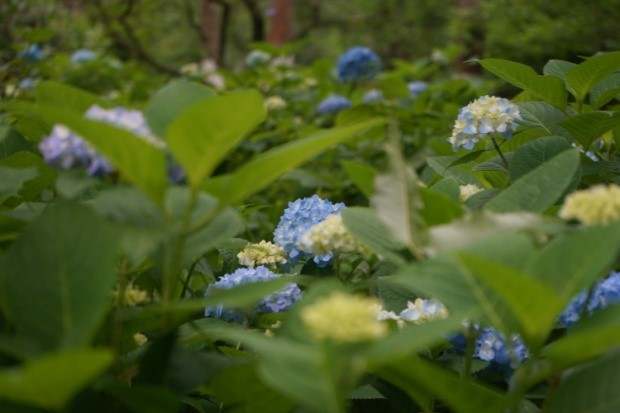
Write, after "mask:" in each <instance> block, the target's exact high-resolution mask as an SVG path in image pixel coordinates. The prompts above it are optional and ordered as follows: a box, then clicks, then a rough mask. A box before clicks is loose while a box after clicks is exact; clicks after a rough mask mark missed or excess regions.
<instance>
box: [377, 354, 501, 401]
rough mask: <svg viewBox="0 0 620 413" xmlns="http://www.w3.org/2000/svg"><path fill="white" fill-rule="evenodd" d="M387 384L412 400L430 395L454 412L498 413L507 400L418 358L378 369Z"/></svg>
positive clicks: (497, 393) (484, 387)
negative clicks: (399, 389) (391, 384)
mask: <svg viewBox="0 0 620 413" xmlns="http://www.w3.org/2000/svg"><path fill="white" fill-rule="evenodd" d="M377 373H378V374H379V375H380V376H381V377H383V378H384V379H386V380H387V381H389V382H391V383H393V384H395V385H397V386H398V387H400V388H401V389H403V390H405V391H406V392H407V393H409V394H410V395H411V396H412V397H414V398H416V396H417V395H418V394H419V393H420V392H422V394H425V393H426V394H429V393H430V394H433V395H435V396H436V397H438V398H439V399H440V400H441V401H442V402H444V403H445V404H447V405H448V406H449V407H450V408H451V411H453V412H455V413H480V412H485V413H500V412H503V411H504V408H505V407H506V406H507V398H506V396H504V395H503V394H502V393H500V392H499V391H497V390H494V389H491V388H489V387H486V386H484V385H482V384H479V383H477V382H474V381H472V380H469V379H464V378H462V377H459V376H457V375H456V374H454V373H453V372H451V371H447V370H444V369H442V368H440V367H438V366H436V365H434V364H433V363H431V362H429V361H426V360H424V359H422V358H419V357H410V358H408V359H405V360H400V361H399V362H398V363H393V364H390V365H388V366H385V367H382V368H380V369H378V371H377Z"/></svg>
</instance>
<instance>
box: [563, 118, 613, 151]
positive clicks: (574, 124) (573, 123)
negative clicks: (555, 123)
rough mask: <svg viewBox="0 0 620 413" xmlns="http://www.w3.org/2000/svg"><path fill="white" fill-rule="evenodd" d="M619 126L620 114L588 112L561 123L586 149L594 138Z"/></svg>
mask: <svg viewBox="0 0 620 413" xmlns="http://www.w3.org/2000/svg"><path fill="white" fill-rule="evenodd" d="M618 126H620V112H588V113H581V114H578V115H575V116H572V117H570V118H568V119H566V120H565V121H564V122H562V127H563V128H564V129H566V130H567V131H568V132H569V133H570V134H571V136H573V138H575V140H576V141H577V142H579V144H580V145H581V146H583V147H584V149H588V148H589V147H590V145H591V144H592V142H594V140H595V139H596V138H600V137H601V136H602V135H603V134H604V133H605V132H607V131H609V130H611V129H614V128H616V127H618Z"/></svg>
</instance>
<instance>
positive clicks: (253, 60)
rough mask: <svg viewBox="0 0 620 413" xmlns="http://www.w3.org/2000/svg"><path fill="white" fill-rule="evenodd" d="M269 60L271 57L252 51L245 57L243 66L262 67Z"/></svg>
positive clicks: (258, 51)
mask: <svg viewBox="0 0 620 413" xmlns="http://www.w3.org/2000/svg"><path fill="white" fill-rule="evenodd" d="M269 60H271V55H270V54H269V53H267V52H263V51H262V50H252V51H251V52H250V53H248V55H247V56H246V57H245V64H246V66H247V67H250V68H256V67H258V66H264V65H265V64H267V62H269Z"/></svg>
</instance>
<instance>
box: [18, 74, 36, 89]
mask: <svg viewBox="0 0 620 413" xmlns="http://www.w3.org/2000/svg"><path fill="white" fill-rule="evenodd" d="M36 84H37V80H36V79H33V78H31V77H25V78H23V79H22V80H20V81H19V88H20V89H22V90H29V89H32V88H33V87H35V85H36Z"/></svg>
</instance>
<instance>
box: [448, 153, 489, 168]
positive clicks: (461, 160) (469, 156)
mask: <svg viewBox="0 0 620 413" xmlns="http://www.w3.org/2000/svg"><path fill="white" fill-rule="evenodd" d="M485 152H486V150H484V149H481V150H478V151H473V152H468V153H466V154H465V155H463V156H460V157H458V158H457V159H455V160H453V161H452V162H450V163H449V164H448V166H447V167H446V169H450V168H452V167H453V166H456V165H463V164H466V163H470V162H473V161H475V160H476V159H478V158H479V157H480V155H482V154H483V153H485Z"/></svg>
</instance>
